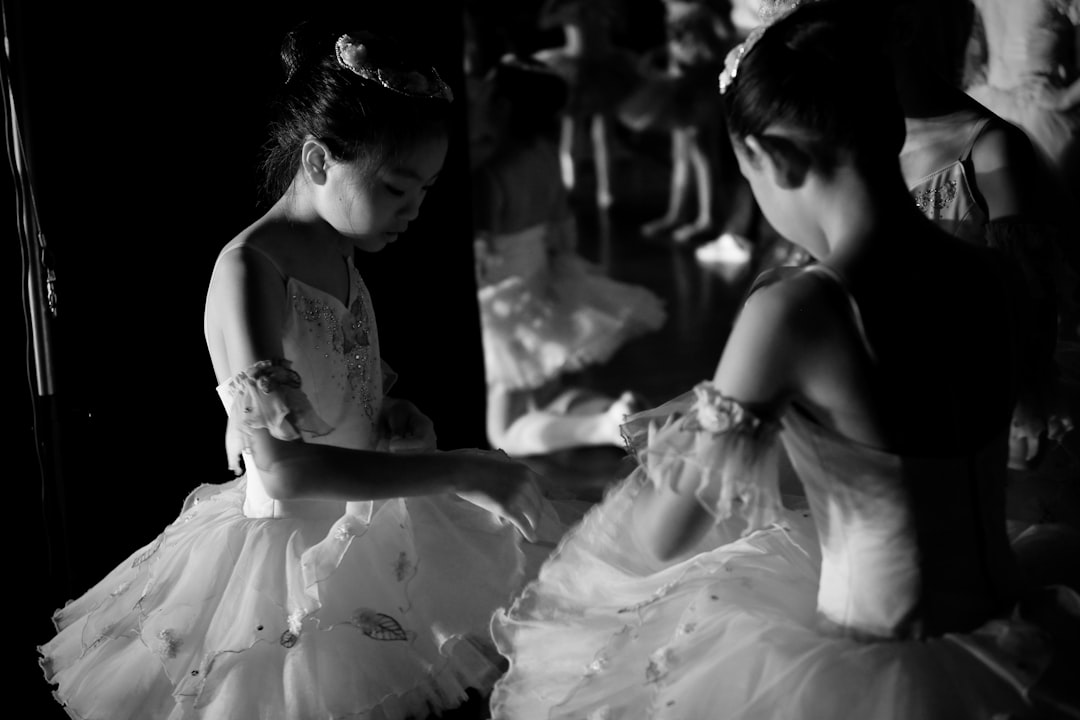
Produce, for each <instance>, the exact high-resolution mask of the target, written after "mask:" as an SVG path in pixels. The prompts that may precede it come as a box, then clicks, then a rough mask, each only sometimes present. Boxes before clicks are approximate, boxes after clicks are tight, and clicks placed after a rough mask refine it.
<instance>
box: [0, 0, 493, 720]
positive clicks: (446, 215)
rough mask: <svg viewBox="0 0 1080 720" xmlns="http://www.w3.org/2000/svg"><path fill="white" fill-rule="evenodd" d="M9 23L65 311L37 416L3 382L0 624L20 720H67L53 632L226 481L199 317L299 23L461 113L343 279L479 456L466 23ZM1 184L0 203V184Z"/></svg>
mask: <svg viewBox="0 0 1080 720" xmlns="http://www.w3.org/2000/svg"><path fill="white" fill-rule="evenodd" d="M4 9H5V12H6V14H7V18H8V26H9V27H8V30H9V39H10V41H11V44H12V55H13V58H14V65H13V67H12V76H13V80H14V82H15V84H16V90H17V97H18V99H19V102H20V103H21V105H20V108H19V112H20V122H21V125H22V130H23V133H24V142H25V146H26V148H27V151H28V159H29V163H30V168H31V171H32V178H33V183H34V190H35V196H36V201H37V209H38V213H39V216H40V221H41V228H42V230H43V232H44V234H45V237H46V238H47V241H48V244H49V247H50V248H51V251H52V257H53V260H54V262H55V269H56V273H57V278H58V283H57V291H58V298H59V304H58V315H57V317H56V319H55V321H54V322H53V324H52V330H53V347H54V354H55V357H56V365H55V377H56V393H55V395H54V396H52V397H51V398H40V397H35V394H34V392H33V387H32V385H33V383H32V382H30V381H29V379H27V378H25V377H24V374H23V372H22V368H18V369H17V370H16V377H19V378H20V383H21V384H18V388H19V390H20V391H23V392H22V394H21V399H20V400H17V401H16V403H15V407H16V408H17V409H16V413H17V414H18V417H19V420H20V422H19V423H18V426H17V438H16V439H17V441H18V446H19V448H20V452H19V453H16V455H15V456H14V457H13V458H12V459H11V460H10V462H11V466H10V467H9V468H7V471H6V472H5V476H6V479H7V483H8V484H9V486H11V485H15V486H18V488H19V493H17V497H16V499H15V500H13V503H15V505H14V506H13V507H11V508H10V510H11V511H12V512H14V513H16V514H17V515H18V516H19V520H21V524H19V523H18V522H14V523H13V524H12V527H13V529H14V530H15V533H14V535H13V537H12V539H11V541H10V542H11V543H13V544H12V545H11V546H10V547H11V548H12V551H13V553H14V555H13V558H14V559H15V562H16V566H15V567H12V570H11V574H10V576H9V580H10V583H11V587H12V592H10V593H9V603H12V602H14V603H16V604H17V607H13V608H12V610H15V611H16V612H17V613H18V617H17V619H16V622H17V624H18V627H19V630H20V632H19V633H18V638H19V639H18V642H17V644H16V647H15V648H14V650H15V652H14V657H15V661H16V663H17V664H18V666H19V667H20V668H21V669H24V670H26V677H27V682H26V683H20V684H17V685H16V693H17V696H23V695H24V696H25V697H26V699H27V700H28V701H29V702H30V703H31V704H32V705H34V706H35V708H36V707H38V706H40V707H41V710H40V711H39V712H35V713H32V715H33V716H34V717H41V718H47V717H66V715H64V713H63V712H62V711H61V710H60V709H59V707H58V706H56V704H55V702H54V701H53V700H52V699H51V698H50V697H49V687H48V686H47V685H46V683H45V682H44V680H43V679H42V676H41V673H40V672H39V671H38V669H37V668H36V667H35V664H36V661H37V656H36V651H35V646H36V645H38V644H40V643H41V642H44V641H45V640H47V639H48V638H49V637H51V633H52V626H51V623H50V622H49V617H50V614H51V613H52V611H53V610H54V609H55V608H57V607H60V606H61V605H63V603H64V602H65V601H66V600H67V599H68V598H69V597H75V596H77V595H79V594H81V593H82V592H84V591H85V590H86V589H88V588H89V587H90V585H91V584H93V583H95V582H96V581H97V580H99V579H101V578H102V577H103V576H104V575H105V574H106V573H107V572H108V571H109V570H111V569H112V568H113V567H114V566H116V565H117V564H119V563H120V562H122V561H123V560H124V558H126V557H127V556H128V555H129V554H130V553H132V552H133V551H135V550H136V549H138V548H139V547H140V546H142V545H143V544H146V543H148V542H150V541H151V540H153V539H154V537H155V536H156V535H157V533H158V532H160V530H161V529H162V528H163V527H164V526H165V525H166V524H168V523H169V522H171V521H172V520H174V519H175V518H176V515H177V513H178V511H179V509H180V506H181V503H182V501H183V499H184V497H185V496H186V494H187V493H188V492H189V491H190V490H192V489H194V488H195V487H196V486H197V485H199V484H200V483H217V482H223V481H226V480H229V479H231V473H230V472H229V471H228V469H227V467H226V462H225V455H224V445H223V437H224V435H223V433H224V428H225V413H224V410H223V408H222V406H221V404H220V401H219V399H218V397H217V395H216V393H215V392H214V385H215V378H214V375H213V372H212V369H211V365H210V361H209V358H208V356H207V353H206V347H205V344H204V341H203V335H202V312H203V301H204V295H205V291H206V287H207V283H208V280H209V276H210V270H211V267H212V264H213V261H214V258H215V257H216V254H217V252H218V250H219V249H220V247H221V246H222V245H223V244H224V243H225V242H227V241H228V240H229V239H230V238H232V237H233V236H234V235H235V234H236V233H237V232H239V231H240V230H241V229H243V228H244V227H245V226H246V225H247V224H249V223H250V222H251V221H252V220H254V219H255V218H256V217H257V216H258V212H259V209H258V208H257V206H256V202H257V196H258V194H257V186H258V181H259V176H258V172H257V167H256V159H257V154H258V149H259V146H260V145H261V143H262V141H263V137H264V130H265V125H266V121H267V103H268V100H269V98H270V95H271V93H272V92H273V90H274V89H275V87H276V86H277V84H278V83H279V82H280V79H281V75H280V67H279V64H278V48H279V46H280V42H281V39H282V37H283V36H284V34H285V32H286V31H287V30H288V29H290V28H292V27H293V26H294V25H296V24H297V23H298V22H299V21H301V20H303V19H309V18H314V17H328V18H335V19H340V21H341V23H342V26H343V29H344V30H349V29H358V28H365V27H377V28H382V29H384V30H390V31H393V32H395V33H396V34H398V35H407V36H409V37H412V38H414V39H416V40H418V41H419V42H420V43H421V44H422V46H423V47H424V48H425V49H426V51H427V52H428V53H429V54H430V56H431V57H432V59H433V60H434V61H435V62H436V64H437V66H438V67H439V69H440V72H441V74H442V75H443V77H444V78H445V79H446V80H447V81H448V82H449V83H450V84H451V87H452V88H453V89H454V91H455V95H457V97H458V101H457V103H456V105H457V108H458V113H457V115H456V117H457V121H456V125H455V127H454V138H453V139H452V141H451V151H450V155H449V157H448V159H447V164H446V166H445V168H444V170H443V173H442V177H441V179H440V182H439V184H438V185H437V186H436V188H435V189H434V190H432V192H431V193H430V194H429V196H428V199H427V201H426V202H425V207H424V210H423V212H422V215H421V217H420V219H419V220H418V221H417V222H415V223H414V224H413V225H411V226H410V230H409V233H408V235H407V236H405V237H403V238H402V240H401V241H399V242H398V243H395V244H394V245H392V246H390V247H389V248H387V249H386V250H384V251H383V252H381V253H379V254H377V255H365V256H363V257H359V256H358V257H357V264H358V267H359V268H360V270H361V273H362V275H363V276H364V279H365V281H366V282H367V284H368V286H369V288H370V290H371V294H372V298H373V303H374V306H375V313H376V317H377V319H378V323H379V331H380V339H381V343H382V349H383V355H384V357H385V358H386V360H387V361H388V362H389V363H390V364H391V365H392V366H393V367H394V369H395V370H396V371H398V373H399V374H400V376H401V378H400V381H399V384H398V386H397V389H396V391H395V394H396V395H400V396H402V397H407V398H409V399H411V400H413V401H414V402H416V404H417V405H419V406H420V407H421V408H422V409H423V410H425V411H426V412H427V413H428V414H429V415H431V416H432V417H433V418H434V420H435V423H436V429H437V432H438V434H439V438H440V446H441V447H442V448H444V449H452V448H458V447H480V446H483V445H484V433H483V427H484V421H483V415H484V379H483V357H482V351H481V346H480V331H479V325H478V323H479V319H478V314H477V307H476V286H475V281H474V275H473V264H472V263H473V257H472V241H471V223H472V218H471V215H470V202H469V198H470V186H469V177H468V171H467V168H468V159H467V156H466V147H465V145H466V143H465V138H466V134H465V127H464V122H465V119H464V118H465V102H464V89H463V84H462V77H461V74H462V67H461V59H462V30H461V28H462V7H461V5H460V4H459V3H456V2H452V1H449V0H395V2H392V3H387V2H352V3H329V2H316V1H313V0H308V1H307V2H304V3H290V4H288V5H286V4H280V5H275V4H272V3H270V4H268V3H247V4H244V3H233V2H230V3H224V2H218V3H214V4H210V3H207V4H204V5H199V4H191V3H182V4H181V3H171V4H157V3H153V4H136V3H125V4H115V5H109V4H100V3H59V2H53V3H49V2H9V1H8V0H5V4H4ZM5 175H6V174H5ZM3 182H4V186H3V189H4V190H5V191H8V192H6V193H5V197H10V196H11V195H10V192H9V191H10V190H11V180H10V177H5V178H4V181H3ZM9 207H10V208H12V213H11V217H13V216H14V212H13V209H14V202H11V203H9ZM8 227H9V228H14V227H15V223H14V221H10V222H9V223H8ZM15 234H16V233H14V232H5V234H4V237H5V238H7V239H6V241H5V243H4V245H5V252H6V253H7V254H6V255H5V258H6V259H5V264H4V266H5V268H6V269H7V271H6V277H7V280H6V281H5V284H6V286H7V287H9V292H8V295H9V301H8V304H7V306H8V307H9V308H10V309H11V310H12V313H11V315H9V317H10V318H11V322H12V325H11V326H10V327H11V328H12V329H13V331H14V332H13V333H12V335H13V337H12V339H11V343H10V344H11V346H12V350H10V351H9V353H10V354H11V355H13V356H19V357H20V358H21V355H22V353H23V350H24V342H23V337H22V336H23V335H24V333H25V332H26V331H27V328H26V326H25V323H24V320H23V317H22V316H21V302H22V301H21V295H22V288H23V285H24V284H25V280H24V279H23V277H21V276H20V274H19V272H18V270H17V269H18V268H19V267H20V265H21V263H20V254H19V251H18V246H17V244H16V241H15ZM20 466H21V467H20ZM39 467H44V471H43V472H40V471H39V470H38V469H37V468H39ZM16 468H19V469H16ZM25 565H29V566H30V567H31V568H32V573H31V574H30V577H26V574H25V573H22V572H20V570H21V568H22V567H23V566H25ZM27 594H29V595H30V601H29V602H28V603H26V602H23V598H24V597H25V596H26V595H27ZM9 679H10V678H9ZM19 699H22V698H21V697H20V698H19Z"/></svg>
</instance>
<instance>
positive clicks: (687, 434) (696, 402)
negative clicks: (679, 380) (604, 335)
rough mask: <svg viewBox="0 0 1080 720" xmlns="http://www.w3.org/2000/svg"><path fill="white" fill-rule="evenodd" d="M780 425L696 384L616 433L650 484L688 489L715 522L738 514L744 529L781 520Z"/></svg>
mask: <svg viewBox="0 0 1080 720" xmlns="http://www.w3.org/2000/svg"><path fill="white" fill-rule="evenodd" d="M779 429H780V425H779V423H777V422H774V421H770V420H765V419H763V418H760V417H758V416H757V415H755V414H754V413H753V412H751V411H750V410H748V409H746V408H745V407H743V406H742V405H741V404H739V402H738V401H736V400H734V399H733V398H730V397H727V396H725V395H723V394H722V393H721V392H720V391H719V390H718V389H717V388H716V386H715V385H714V384H713V383H712V382H702V383H699V384H698V385H697V386H696V387H695V388H694V389H693V390H692V391H690V392H688V393H685V394H683V395H680V396H679V397H677V398H675V399H673V400H670V401H668V402H667V403H664V404H663V405H661V406H659V407H656V408H653V409H651V410H647V411H645V412H642V413H638V414H637V415H633V416H631V417H630V418H627V421H626V423H625V424H624V425H623V437H624V439H625V441H626V443H627V447H628V449H629V450H630V452H631V453H632V454H633V455H634V456H635V457H636V458H637V460H638V463H639V467H640V468H641V469H642V470H643V471H644V472H645V473H646V475H647V476H648V479H649V481H651V482H652V483H653V485H654V486H656V487H658V488H659V487H661V486H667V487H669V488H671V489H672V490H674V491H676V492H680V493H685V492H688V491H689V492H693V493H694V495H695V496H696V497H697V498H698V500H700V501H701V503H702V505H703V506H704V507H705V509H706V510H708V511H709V513H710V514H712V515H713V517H714V518H715V519H716V521H717V522H720V521H722V520H726V519H728V518H730V517H732V516H733V515H738V516H740V517H742V518H743V519H744V520H746V522H747V528H746V530H745V531H744V533H743V534H744V535H745V534H747V533H750V532H752V531H754V530H757V529H760V528H762V527H767V526H768V525H770V524H772V523H774V522H776V521H778V520H779V518H780V511H781V508H782V504H781V493H780V477H779V462H778V461H779V457H780V446H779V440H778V432H779Z"/></svg>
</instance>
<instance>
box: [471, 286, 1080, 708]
mask: <svg viewBox="0 0 1080 720" xmlns="http://www.w3.org/2000/svg"><path fill="white" fill-rule="evenodd" d="M825 281H828V282H831V281H832V280H828V279H826V280H825ZM626 430H627V434H628V437H629V439H630V442H631V443H632V447H633V448H634V449H635V450H636V452H637V454H638V458H639V461H640V465H639V467H638V468H637V469H636V470H635V471H634V472H633V473H632V474H631V475H630V476H628V477H627V478H626V480H624V481H623V482H622V483H621V484H620V485H619V486H617V487H616V488H615V489H614V490H613V491H612V492H611V493H610V494H609V495H608V496H607V497H606V498H605V500H604V502H603V503H602V504H600V505H598V506H596V507H595V508H594V509H593V510H592V511H590V512H589V514H587V515H586V517H585V519H584V520H583V521H582V523H581V524H580V525H579V526H578V527H576V528H574V529H573V530H571V531H570V532H569V533H568V534H567V536H566V537H565V539H564V540H563V541H562V543H561V544H560V546H559V548H558V550H557V551H556V553H555V554H553V555H552V557H551V558H550V559H549V560H548V562H547V563H546V564H545V565H544V567H543V568H542V570H541V572H540V576H539V578H538V579H537V580H536V581H535V582H533V583H530V585H529V586H528V587H527V589H526V590H525V592H523V593H522V595H521V596H520V597H519V598H518V599H517V601H516V602H515V604H514V605H513V606H512V607H511V609H510V610H509V611H505V612H502V611H500V612H499V613H498V614H497V615H496V616H495V618H494V620H493V622H492V630H493V633H494V636H495V639H496V641H497V642H498V644H499V648H500V651H501V652H503V654H504V655H506V656H507V658H508V659H509V660H510V663H511V666H510V670H509V671H508V673H507V674H506V675H505V676H504V677H503V678H502V679H500V681H499V682H498V684H497V685H496V688H495V691H494V692H493V694H492V701H491V708H492V716H493V717H494V718H496V719H497V720H523V719H527V718H544V719H551V718H583V719H589V720H616V719H619V720H624V719H630V718H642V719H644V718H649V719H656V720H659V719H661V718H663V719H665V720H675V719H679V720H707V719H711V718H718V719H722V720H740V719H743V720H749V719H751V718H753V719H760V720H779V719H784V720H793V719H805V720H821V719H823V718H828V719H829V720H844V719H846V718H850V719H852V720H856V719H857V720H889V719H890V718H896V719H897V720H900V719H903V720H914V719H918V720H936V719H938V718H940V719H941V720H958V719H962V718H973V719H974V718H979V719H989V718H997V717H1009V718H1013V717H1016V718H1028V717H1043V716H1041V715H1039V714H1037V713H1036V712H1035V710H1034V708H1033V698H1034V697H1035V695H1036V694H1038V695H1039V697H1040V702H1042V703H1044V704H1047V703H1051V704H1052V703H1056V704H1057V705H1058V706H1059V707H1068V708H1069V709H1070V711H1071V712H1073V713H1076V712H1078V711H1080V703H1078V702H1077V698H1076V694H1075V688H1065V690H1066V692H1064V693H1059V694H1054V692H1056V690H1060V689H1061V688H1056V689H1055V691H1053V692H1052V691H1050V690H1048V689H1047V688H1046V687H1045V686H1044V685H1040V681H1041V680H1042V679H1043V678H1044V676H1045V675H1046V673H1047V669H1048V668H1049V667H1050V666H1051V661H1052V658H1053V657H1054V653H1055V652H1059V651H1061V650H1062V649H1063V648H1061V647H1056V648H1055V647H1054V642H1053V638H1052V637H1051V636H1050V634H1049V633H1048V632H1047V631H1046V629H1045V628H1043V627H1041V626H1040V625H1038V624H1036V623H1034V622H1031V621H1029V620H1026V619H1024V618H1023V617H1021V615H1023V613H1022V612H1020V611H1019V610H1017V608H1018V607H1019V606H1018V605H1016V604H1015V599H1014V598H1013V593H1012V590H1011V586H1012V583H1011V576H1012V569H1013V566H1012V564H1011V560H1012V558H1011V555H1010V552H1009V547H1008V545H1007V540H1006V537H1005V523H1004V519H1003V517H1002V516H1001V515H1002V506H1003V501H1002V500H1001V497H1000V494H1001V492H1002V484H1003V481H1004V478H1003V474H1004V469H1005V443H1004V438H1003V436H1002V437H998V438H988V439H987V443H986V444H985V446H983V447H977V448H972V449H970V450H958V451H957V452H956V453H955V455H952V456H946V457H914V456H906V455H901V454H898V453H894V452H889V451H887V450H884V449H879V448H872V447H868V446H866V445H862V444H859V443H856V442H853V441H852V440H850V439H847V438H844V437H841V436H839V435H838V434H836V433H835V432H834V431H831V430H829V429H827V428H826V427H824V426H823V425H821V424H820V423H818V422H817V421H816V420H815V419H814V418H813V417H812V416H811V415H810V414H809V413H808V412H806V411H804V410H802V409H800V408H798V407H793V408H792V409H790V410H789V411H787V412H785V414H784V415H783V416H782V417H781V418H778V419H776V420H772V421H770V420H764V419H761V418H758V417H755V416H754V415H753V414H752V413H750V412H749V411H748V410H746V409H745V408H743V407H742V406H740V405H739V404H738V403H737V402H735V401H734V400H732V399H730V398H726V397H724V396H722V395H721V394H720V393H719V391H718V390H717V389H716V388H715V386H714V385H713V384H712V383H711V382H703V383H701V384H700V385H699V386H698V387H697V388H695V389H694V391H692V392H690V393H687V394H686V395H684V396H680V397H678V398H676V399H674V400H672V401H670V402H669V403H666V404H665V405H662V406H660V407H659V408H656V409H654V410H650V411H646V412H645V413H642V414H640V415H638V416H635V417H634V418H631V420H630V421H629V422H628V424H627V426H626ZM781 447H783V449H784V451H786V453H787V455H788V457H789V458H790V460H791V463H792V466H793V467H794V470H795V472H796V473H797V475H798V478H799V480H800V481H801V483H802V486H803V488H804V490H805V496H804V497H803V496H798V495H796V496H793V497H785V496H782V495H781V486H780V480H779V478H780V473H779V471H778V467H779V466H778V462H777V461H778V458H779V452H780V448H781ZM649 483H652V484H654V485H657V486H663V485H667V486H670V487H672V488H684V487H685V488H689V489H693V490H696V491H698V492H699V494H698V497H702V496H701V495H700V491H701V490H704V489H705V488H707V487H711V488H714V489H718V490H719V499H718V500H717V501H716V502H715V504H712V503H711V502H710V501H705V500H704V499H703V502H707V507H708V508H709V509H710V511H711V512H712V513H714V515H715V517H716V519H717V522H716V524H715V525H714V527H713V528H712V529H711V530H710V531H709V533H708V534H707V535H706V536H705V537H704V538H703V539H702V540H701V541H700V542H699V543H698V544H697V546H696V547H695V548H693V549H692V550H691V551H689V552H687V553H685V554H684V555H683V556H681V557H679V558H677V559H675V560H673V561H671V562H659V561H655V560H652V559H651V556H650V555H649V554H648V553H647V552H646V551H644V550H643V549H642V548H640V547H638V544H637V540H636V535H635V533H634V532H633V528H632V525H631V521H630V518H631V514H630V513H631V510H632V507H633V504H634V498H635V497H636V496H637V494H638V493H639V492H640V491H641V489H642V488H643V487H645V486H646V485H647V484H649ZM1038 598H1039V599H1038V603H1039V604H1041V605H1042V606H1044V607H1053V608H1055V612H1060V613H1061V614H1064V615H1065V616H1067V617H1071V622H1072V624H1073V627H1074V630H1075V626H1076V624H1077V623H1078V622H1080V598H1078V597H1077V595H1076V593H1074V592H1071V591H1069V590H1067V589H1065V588H1049V589H1047V591H1046V592H1045V593H1043V594H1041V595H1039V596H1038ZM1069 692H1071V693H1072V695H1071V697H1070V696H1069V694H1068V693H1069ZM1066 717H1069V715H1066ZM1071 717H1075V715H1071Z"/></svg>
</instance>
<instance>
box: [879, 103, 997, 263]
mask: <svg viewBox="0 0 1080 720" xmlns="http://www.w3.org/2000/svg"><path fill="white" fill-rule="evenodd" d="M987 122H988V120H987V119H986V118H982V119H979V118H978V116H976V115H974V114H973V113H971V112H967V111H962V112H959V113H954V114H951V115H946V116H943V117H936V118H906V119H905V125H906V126H907V137H906V139H905V141H904V147H903V149H902V150H901V152H900V164H901V167H902V168H904V175H905V177H909V175H910V171H909V169H908V168H909V167H915V162H920V161H923V160H924V159H925V158H927V157H931V158H937V159H938V162H937V163H935V164H934V165H932V166H933V167H936V169H935V170H933V171H932V172H930V173H928V174H922V173H920V176H919V177H918V178H917V179H910V178H909V179H908V190H909V191H910V192H911V195H912V198H913V199H914V201H915V205H916V206H917V207H918V208H919V209H920V210H921V211H922V212H923V214H924V215H926V217H928V218H930V219H931V220H933V221H934V222H935V223H937V224H938V225H939V226H940V227H941V228H942V229H944V230H945V231H946V232H948V233H950V234H952V235H955V236H956V237H958V238H960V239H962V240H967V241H969V242H972V243H976V244H980V245H982V244H984V243H985V240H984V234H985V229H986V223H987V220H988V214H987V211H986V208H985V206H984V205H983V204H982V203H981V202H980V201H979V199H978V198H977V196H976V193H975V190H974V184H975V183H974V180H975V178H974V168H973V166H972V164H971V150H972V147H973V146H974V144H975V141H976V140H977V139H978V137H979V134H980V133H981V132H982V131H983V129H984V128H985V127H986V125H987Z"/></svg>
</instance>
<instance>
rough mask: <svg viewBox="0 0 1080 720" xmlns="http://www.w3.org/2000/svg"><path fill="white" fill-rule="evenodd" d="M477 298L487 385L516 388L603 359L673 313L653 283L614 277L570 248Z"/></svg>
mask: <svg viewBox="0 0 1080 720" xmlns="http://www.w3.org/2000/svg"><path fill="white" fill-rule="evenodd" d="M479 303H480V311H481V323H482V325H481V326H482V331H483V345H484V361H485V368H486V372H487V380H488V383H489V384H499V385H502V386H504V387H508V388H512V389H531V388H536V387H539V386H541V385H543V384H545V383H546V382H548V381H550V380H552V379H554V378H556V377H558V376H559V375H562V374H564V373H568V372H575V371H578V370H581V369H583V368H585V367H587V366H589V365H593V364H601V363H604V362H606V361H607V360H609V359H610V358H611V356H612V355H614V354H615V352H616V351H617V350H619V349H620V348H621V347H623V346H624V345H625V344H626V343H627V342H629V341H630V340H633V339H634V338H637V337H639V336H641V335H643V334H645V333H647V332H651V331H653V330H656V329H658V328H659V327H661V326H662V325H663V324H664V322H665V320H666V318H667V315H666V312H665V310H664V308H663V304H662V301H661V300H660V299H659V298H658V297H657V296H656V295H654V294H653V293H652V292H650V291H649V290H648V289H646V288H644V287H640V286H635V285H628V284H626V283H621V282H619V281H616V280H612V279H611V278H608V277H606V276H604V275H603V274H601V273H600V272H599V271H598V270H597V269H596V268H595V267H594V266H592V265H591V264H590V263H588V262H587V261H586V260H584V259H583V258H581V257H580V256H578V255H576V254H572V253H559V254H556V255H554V256H553V257H552V258H551V260H550V262H549V263H548V266H547V269H546V270H545V271H544V272H539V273H535V274H532V275H514V276H511V277H507V278H505V279H503V280H501V281H499V282H497V283H494V284H491V285H488V286H486V287H482V288H481V289H480V293H479Z"/></svg>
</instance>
